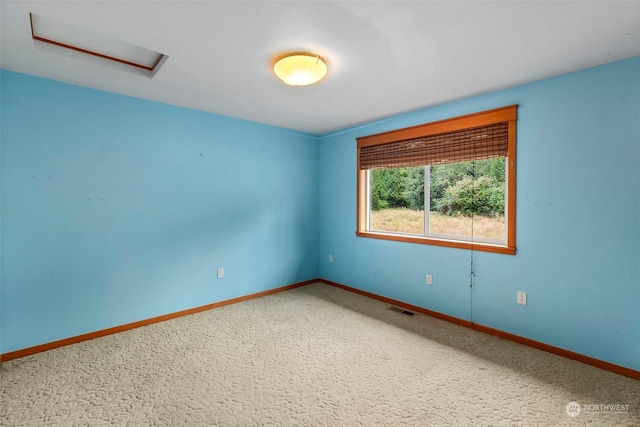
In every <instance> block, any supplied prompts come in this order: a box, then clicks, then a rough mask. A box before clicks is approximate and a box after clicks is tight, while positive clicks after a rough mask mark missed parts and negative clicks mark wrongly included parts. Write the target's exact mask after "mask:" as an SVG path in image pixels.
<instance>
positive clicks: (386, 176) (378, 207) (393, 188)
mask: <svg viewBox="0 0 640 427" xmlns="http://www.w3.org/2000/svg"><path fill="white" fill-rule="evenodd" d="M369 180H370V181H369V185H370V189H371V190H370V195H369V196H370V199H369V205H370V212H369V229H370V230H373V231H388V232H394V233H409V234H419V235H424V167H422V166H419V167H411V168H391V169H372V170H370V171H369Z"/></svg>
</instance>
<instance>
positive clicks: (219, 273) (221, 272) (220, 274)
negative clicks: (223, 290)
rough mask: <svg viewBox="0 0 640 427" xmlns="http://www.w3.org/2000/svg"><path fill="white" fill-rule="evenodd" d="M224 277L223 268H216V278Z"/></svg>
mask: <svg viewBox="0 0 640 427" xmlns="http://www.w3.org/2000/svg"><path fill="white" fill-rule="evenodd" d="M222 278H224V268H219V269H218V279H222Z"/></svg>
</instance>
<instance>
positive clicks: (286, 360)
mask: <svg viewBox="0 0 640 427" xmlns="http://www.w3.org/2000/svg"><path fill="white" fill-rule="evenodd" d="M1 372H2V374H1V375H2V376H1V393H0V397H1V402H0V403H1V408H0V424H1V425H2V426H43V425H44V426H54V425H60V426H76V425H77V426H85V425H86V426H98V425H118V426H150V425H153V426H165V425H176V426H204V425H207V426H208V425H213V426H216V425H220V426H267V425H268V426H280V425H282V426H405V425H406V426H428V425H458V426H471V425H547V426H550V425H584V424H591V425H597V426H606V425H626V426H638V425H640V381H636V380H633V379H630V378H626V377H623V376H619V375H616V374H613V373H610V372H606V371H603V370H600V369H597V368H594V367H591V366H587V365H584V364H581V363H578V362H574V361H570V360H567V359H564V358H561V357H559V356H555V355H552V354H549V353H545V352H542V351H538V350H535V349H531V348H528V347H525V346H522V345H519V344H516V343H512V342H509V341H505V340H501V339H499V338H496V337H492V336H489V335H485V334H482V333H479V332H476V331H472V330H469V329H466V328H463V327H460V326H457V325H453V324H449V323H447V322H443V321H440V320H437V319H433V318H430V317H428V316H424V315H420V314H416V315H414V316H407V315H405V314H402V313H398V312H396V311H392V310H389V306H388V305H387V304H384V303H381V302H379V301H375V300H371V299H368V298H366V297H363V296H360V295H356V294H353V293H351V292H347V291H343V290H341V289H337V288H334V287H331V286H328V285H324V284H314V285H310V286H306V287H303V288H298V289H294V290H291V291H287V292H283V293H279V294H275V295H271V296H267V297H263V298H259V299H255V300H251V301H246V302H243V303H239V304H235V305H231V306H226V307H222V308H218V309H215V310H211V311H208V312H203V313H199V314H195V315H191V316H187V317H183V318H179V319H175V320H171V321H168V322H164V323H159V324H155V325H151V326H148V327H145V328H140V329H135V330H132V331H128V332H124V333H121V334H117V335H111V336H108V337H104V338H100V339H96V340H93V341H87V342H84V343H80V344H76V345H73V346H68V347H64V348H60V349H57V350H52V351H49V352H45V353H40V354H36V355H33V356H29V357H25V358H22V359H17V360H14V361H9V362H5V363H3V364H2V371H1ZM571 401H576V402H578V403H579V406H578V408H579V409H580V413H579V414H577V416H575V417H569V416H568V415H567V412H566V406H567V404H568V403H569V402H571ZM604 405H620V406H617V407H612V406H604ZM626 405H628V409H627V406H626ZM575 414H576V413H575V412H574V415H575Z"/></svg>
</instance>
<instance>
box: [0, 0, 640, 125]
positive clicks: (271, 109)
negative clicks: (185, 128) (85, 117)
mask: <svg viewBox="0 0 640 427" xmlns="http://www.w3.org/2000/svg"><path fill="white" fill-rule="evenodd" d="M0 5H1V6H0V7H1V9H0V14H1V24H2V32H1V36H2V41H1V56H0V65H1V66H2V68H4V69H7V70H11V71H18V72H21V73H26V74H31V75H36V76H41V77H46V78H50V79H54V80H59V81H63V82H68V83H73V84H77V85H81V86H87V87H91V88H96V89H101V90H105V91H109V92H116V93H121V94H126V95H130V96H135V97H139V98H144V99H149V100H154V101H160V102H165V103H168V104H173V105H179V106H183V107H188V108H194V109H197V110H203V111H209V112H212V113H217V114H223V115H227V116H232V117H238V118H242V119H246V120H251V121H256V122H261V123H267V124H271V125H275V126H282V127H286V128H290V129H296V130H300V131H305V132H310V133H313V134H323V133H327V132H331V131H335V130H338V129H342V128H346V127H350V126H354V125H358V124H361V123H365V122H368V121H371V120H374V119H380V118H384V117H388V116H392V115H395V114H398V113H402V112H407V111H412V110H416V109H419V108H422V107H428V106H432V105H435V104H440V103H443V102H447V101H451V100H455V99H460V98H464V97H468V96H471V95H475V94H480V93H485V92H490V91H494V90H496V89H501V88H506V87H510V86H514V85H518V84H521V83H526V82H530V81H534V80H538V79H541V78H545V77H550V76H555V75H558V74H563V73H567V72H571V71H575V70H579V69H583V68H587V67H591V66H595V65H600V64H604V63H607V62H613V61H616V60H620V59H624V58H630V57H633V56H637V55H640V1H627V2H609V1H607V2H515V1H514V2H493V1H490V2H478V1H476V2H438V1H421V2H401V1H385V2H369V1H367V2H365V1H359V2H338V1H322V2H315V1H312V2H308V1H284V2H275V1H256V2H248V1H209V2H207V1H198V2H191V1H135V2H133V1H106V2H102V1H68V2H63V1H43V2H31V1H15V2H13V1H4V0H3V1H2V2H1V3H0ZM29 12H33V13H36V14H39V15H42V16H45V17H48V18H50V19H54V20H58V21H61V22H64V23H67V24H71V25H75V26H79V27H82V28H85V29H88V30H92V31H95V32H98V33H101V34H104V35H107V36H111V37H114V38H117V39H120V40H123V41H126V42H129V43H132V44H135V45H139V46H142V47H145V48H147V49H151V50H155V51H158V52H162V53H164V54H166V55H168V56H169V59H168V60H167V61H166V63H165V64H164V65H163V67H162V68H161V69H160V70H159V72H158V73H157V74H156V76H155V77H154V78H153V79H150V78H148V77H143V76H139V75H134V74H130V73H126V72H122V71H119V70H115V69H112V68H108V67H102V66H99V65H96V64H94V63H90V62H86V61H81V60H78V59H73V58H69V57H65V56H62V55H59V54H54V53H51V52H44V51H41V50H38V49H35V48H34V45H33V41H32V40H31V32H30V26H29ZM290 50H309V51H313V52H316V53H318V54H320V55H322V56H323V57H324V58H326V60H327V62H328V64H329V75H328V76H327V78H326V79H325V80H324V81H322V82H321V83H320V84H318V85H316V86H311V87H296V88H294V87H287V86H285V85H283V84H282V83H280V82H279V81H278V80H277V79H276V78H275V77H274V75H273V73H272V71H271V69H270V66H269V65H270V61H271V59H272V57H273V56H275V55H276V54H278V53H281V52H283V51H290Z"/></svg>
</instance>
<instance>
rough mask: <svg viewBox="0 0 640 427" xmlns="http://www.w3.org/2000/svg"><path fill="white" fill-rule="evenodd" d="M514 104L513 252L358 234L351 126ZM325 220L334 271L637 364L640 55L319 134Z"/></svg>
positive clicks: (347, 280) (365, 285) (387, 126)
mask: <svg viewBox="0 0 640 427" xmlns="http://www.w3.org/2000/svg"><path fill="white" fill-rule="evenodd" d="M510 104H520V106H521V107H520V109H519V111H518V138H517V167H518V169H517V217H516V218H517V219H516V221H517V225H516V238H517V242H516V243H517V248H518V252H517V254H516V255H515V256H510V255H500V254H493V253H486V252H475V253H473V254H472V253H471V252H470V251H467V250H461V249H451V248H444V247H435V246H425V245H418V244H408V243H401V242H392V241H383V240H375V239H369V238H358V237H356V236H355V222H356V212H355V207H356V204H355V188H356V182H355V177H356V142H355V138H356V137H359V136H364V135H369V134H374V133H378V132H382V131H388V130H392V129H397V128H401V127H405V126H409V125H416V124H420V123H425V122H430V121H434V120H439V119H444V118H449V117H454V116H458V115H463V114H469V113H473V112H477V111H482V110H486V109H491V108H497V107H502V106H506V105H510ZM319 220H320V276H321V277H323V278H325V279H328V280H332V281H335V282H339V283H343V284H346V285H349V286H353V287H356V288H359V289H363V290H366V291H369V292H373V293H375V294H378V295H383V296H387V297H390V298H394V299H397V300H401V301H404V302H407V303H411V304H414V305H418V306H421V307H425V308H428V309H431V310H435V311H438V312H441V313H445V314H448V315H451V316H455V317H458V318H461V319H465V320H471V321H473V322H474V323H477V324H481V325H486V326H489V327H492V328H496V329H500V330H504V331H507V332H510V333H513V334H516V335H520V336H524V337H527V338H530V339H533V340H537V341H540V342H543V343H547V344H550V345H554V346H557V347H561V348H565V349H568V350H571V351H574V352H577V353H581V354H584V355H588V356H591V357H595V358H597V359H601V360H605V361H608V362H611V363H614V364H618V365H621V366H625V367H629V368H631V369H635V370H640V57H636V58H632V59H630V60H626V61H621V62H617V63H613V64H608V65H605V66H601V67H596V68H592V69H588V70H584V71H580V72H576V73H572V74H567V75H563V76H559V77H555V78H551V79H546V80H543V81H538V82H535V83H531V84H527V85H523V86H519V87H515V88H511V89H508V90H502V91H499V92H494V93H490V94H485V95H481V96H476V97H472V98H468V99H464V100H460V101H457V102H452V103H448V104H445V105H441V106H437V107H434V108H429V109H425V110H422V111H417V112H413V113H410V114H403V115H400V116H397V117H394V118H391V119H387V120H384V121H379V122H375V123H371V124H368V125H366V126H361V127H358V128H354V129H349V130H346V131H342V132H337V133H334V134H330V135H324V136H323V137H321V139H320V218H319ZM329 254H332V255H333V258H334V261H333V263H329V262H328V255H329ZM472 256H473V258H474V261H475V267H476V268H475V270H476V275H475V281H474V288H473V289H470V288H469V266H470V260H471V257H472ZM427 273H430V274H432V275H433V285H431V286H428V285H426V284H425V275H426V274H427ZM517 291H525V292H527V293H528V305H527V306H521V305H517V304H516V292H517Z"/></svg>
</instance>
